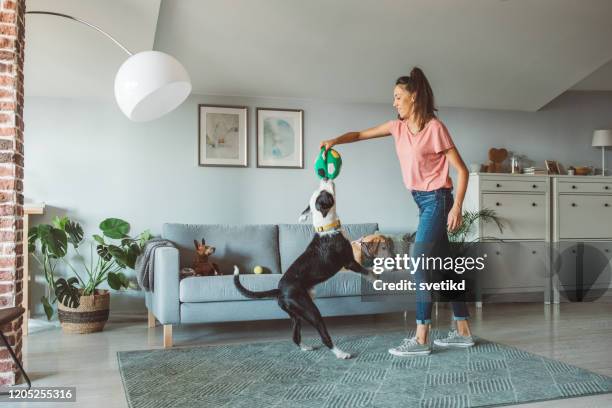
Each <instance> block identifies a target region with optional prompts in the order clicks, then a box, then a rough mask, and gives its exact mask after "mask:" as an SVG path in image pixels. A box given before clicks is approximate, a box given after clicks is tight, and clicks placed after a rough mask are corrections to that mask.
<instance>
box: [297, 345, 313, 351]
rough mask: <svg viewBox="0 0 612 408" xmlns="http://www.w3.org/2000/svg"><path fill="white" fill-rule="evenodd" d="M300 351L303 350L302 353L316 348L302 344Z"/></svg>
mask: <svg viewBox="0 0 612 408" xmlns="http://www.w3.org/2000/svg"><path fill="white" fill-rule="evenodd" d="M300 349H301V350H302V351H312V350H314V349H315V348H314V347H312V346H309V345H307V344H300Z"/></svg>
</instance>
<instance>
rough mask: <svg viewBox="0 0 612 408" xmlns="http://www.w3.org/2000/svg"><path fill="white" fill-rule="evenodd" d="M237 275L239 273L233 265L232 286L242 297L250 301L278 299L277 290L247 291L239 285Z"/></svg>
mask: <svg viewBox="0 0 612 408" xmlns="http://www.w3.org/2000/svg"><path fill="white" fill-rule="evenodd" d="M239 274H240V271H239V269H238V267H237V266H236V265H234V285H235V286H236V289H238V291H239V292H240V293H242V294H243V295H244V296H246V297H248V298H251V299H262V298H276V297H278V295H280V290H278V289H272V290H264V291H261V292H253V291H250V290H248V289H247V288H245V287H244V286H242V283H240V278H239V277H238V275H239Z"/></svg>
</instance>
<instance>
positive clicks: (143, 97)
mask: <svg viewBox="0 0 612 408" xmlns="http://www.w3.org/2000/svg"><path fill="white" fill-rule="evenodd" d="M26 14H45V15H50V16H56V17H63V18H66V19H69V20H73V21H76V22H78V23H81V24H84V25H86V26H88V27H90V28H93V29H94V30H96V31H98V32H100V33H101V34H103V35H104V36H106V37H107V38H108V39H110V40H111V41H112V42H114V43H115V44H116V45H117V46H119V48H121V49H122V50H123V51H125V53H126V54H128V55H129V57H128V59H127V60H125V62H124V63H123V64H122V65H121V67H120V68H119V71H117V75H116V76H115V100H116V101H117V104H118V105H119V108H120V109H121V111H122V112H123V113H124V114H125V116H127V117H128V118H129V119H130V120H133V121H135V122H145V121H149V120H153V119H156V118H159V117H160V116H163V115H165V114H166V113H168V112H171V111H173V110H174V109H176V108H177V107H178V106H179V105H180V104H181V103H183V102H184V101H185V99H187V97H188V96H189V94H190V93H191V79H190V78H189V74H188V73H187V70H186V69H185V67H183V65H182V64H181V63H180V62H178V61H177V60H176V59H175V58H174V57H172V56H171V55H168V54H166V53H163V52H160V51H142V52H139V53H136V54H134V53H132V52H131V51H130V50H128V49H127V48H126V47H125V46H123V45H122V44H121V43H120V42H119V41H117V40H116V39H115V38H113V37H112V36H111V35H110V34H109V33H107V32H106V31H104V30H102V29H101V28H100V27H98V26H96V25H94V24H91V23H89V22H87V21H84V20H81V19H79V18H77V17H73V16H70V15H68V14H62V13H55V12H52V11H26Z"/></svg>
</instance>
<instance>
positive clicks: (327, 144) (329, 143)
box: [319, 139, 336, 154]
mask: <svg viewBox="0 0 612 408" xmlns="http://www.w3.org/2000/svg"><path fill="white" fill-rule="evenodd" d="M335 144H336V140H335V139H330V140H321V144H320V145H319V149H321V148H322V147H325V154H327V151H328V150H329V149H331V148H332V147H333V146H334V145H335Z"/></svg>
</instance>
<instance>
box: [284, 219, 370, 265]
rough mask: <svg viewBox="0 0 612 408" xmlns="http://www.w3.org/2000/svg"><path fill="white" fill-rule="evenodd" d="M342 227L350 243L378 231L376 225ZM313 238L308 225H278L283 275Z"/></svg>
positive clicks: (311, 230)
mask: <svg viewBox="0 0 612 408" xmlns="http://www.w3.org/2000/svg"><path fill="white" fill-rule="evenodd" d="M342 227H343V228H344V230H345V231H346V233H347V235H348V236H349V239H350V240H351V241H352V240H355V239H357V238H359V237H362V236H364V235H368V234H373V233H374V232H376V231H377V230H378V224H376V223H365V224H346V225H342ZM313 236H314V229H313V227H312V225H310V224H280V225H279V226H278V238H279V246H280V267H281V270H282V272H283V273H284V272H285V271H286V270H287V268H289V266H290V265H291V264H292V263H293V261H295V260H296V259H297V257H298V256H300V255H301V254H302V252H304V250H305V249H306V247H307V246H308V244H309V243H310V241H311V240H312V237H313Z"/></svg>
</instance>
